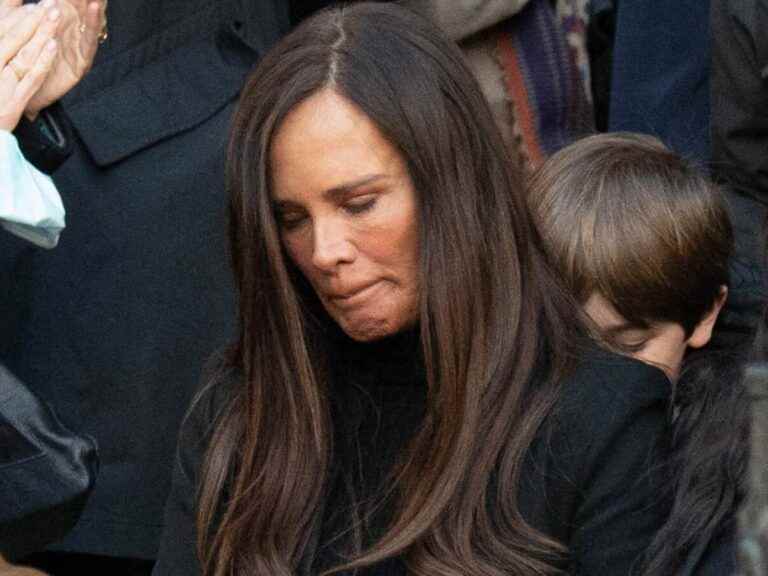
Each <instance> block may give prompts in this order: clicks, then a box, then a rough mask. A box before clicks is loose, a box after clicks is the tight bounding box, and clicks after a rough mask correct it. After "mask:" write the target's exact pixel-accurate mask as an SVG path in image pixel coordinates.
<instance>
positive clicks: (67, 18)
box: [24, 0, 107, 119]
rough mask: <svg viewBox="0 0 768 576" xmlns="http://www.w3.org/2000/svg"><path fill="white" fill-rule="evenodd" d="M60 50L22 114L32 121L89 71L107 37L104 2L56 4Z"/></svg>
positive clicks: (71, 0)
mask: <svg viewBox="0 0 768 576" xmlns="http://www.w3.org/2000/svg"><path fill="white" fill-rule="evenodd" d="M57 4H58V8H59V9H60V17H59V19H60V22H59V25H58V33H57V36H58V43H59V49H58V52H57V54H56V58H55V61H54V63H53V67H52V68H51V70H50V72H49V73H48V75H47V76H46V78H45V81H44V82H43V84H42V86H41V87H40V88H39V90H38V91H37V92H36V93H35V95H34V96H33V97H32V99H31V100H30V101H29V104H28V105H27V107H26V109H25V111H24V113H25V114H26V116H27V117H28V118H30V119H34V118H35V117H36V116H37V114H38V113H39V112H40V110H42V109H43V108H45V107H47V106H50V105H51V104H53V103H54V102H56V101H57V100H58V99H59V98H61V97H62V96H64V94H66V93H67V92H69V90H71V89H72V87H74V86H75V84H77V83H78V82H79V81H80V79H81V78H82V77H83V76H85V73H86V72H88V70H90V68H91V65H92V64H93V58H94V56H95V55H96V50H97V48H98V45H99V40H100V39H104V38H105V37H106V6H107V2H106V0H58V2H57Z"/></svg>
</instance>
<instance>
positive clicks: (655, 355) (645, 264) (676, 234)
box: [528, 133, 733, 380]
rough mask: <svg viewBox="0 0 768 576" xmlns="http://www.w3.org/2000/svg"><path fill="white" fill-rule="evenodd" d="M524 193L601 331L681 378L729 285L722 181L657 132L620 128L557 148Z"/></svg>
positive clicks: (555, 260)
mask: <svg viewBox="0 0 768 576" xmlns="http://www.w3.org/2000/svg"><path fill="white" fill-rule="evenodd" d="M528 200H529V206H530V208H531V210H532V213H533V217H534V220H535V222H536V225H537V227H538V230H539V233H540V235H541V236H542V238H543V240H544V244H545V248H546V250H547V252H548V257H549V259H550V262H551V264H552V265H553V266H554V268H555V270H556V271H557V272H559V273H560V274H561V276H562V278H563V279H564V281H565V283H566V285H567V286H568V288H570V290H571V291H572V292H573V294H575V296H576V298H577V299H578V301H579V302H580V303H581V304H582V306H583V308H584V311H585V312H586V314H587V315H588V316H589V318H590V319H591V321H592V322H593V323H594V327H595V329H596V332H597V335H598V336H599V338H600V339H601V340H602V341H603V342H605V343H606V344H607V345H609V346H611V347H613V348H615V349H617V350H618V351H620V352H623V353H626V354H629V355H631V356H634V357H636V358H638V359H640V360H642V361H644V362H647V363H649V364H654V365H657V366H659V367H660V368H662V369H663V370H664V371H665V372H666V374H667V375H668V376H669V378H670V379H672V380H676V379H677V377H678V376H679V373H680V368H681V365H682V362H683V357H684V355H685V352H686V350H687V349H688V348H689V347H690V348H700V347H702V346H704V345H705V344H706V343H707V342H708V341H709V339H710V337H711V335H712V328H713V327H714V324H715V321H716V320H717V316H718V313H719V312H720V309H721V308H722V306H723V304H724V302H725V299H726V297H727V294H728V260H729V257H730V255H731V252H732V245H733V239H732V232H731V225H730V220H729V217H728V213H727V211H726V207H725V205H724V201H723V199H722V197H721V194H720V191H719V189H718V188H717V187H716V186H715V185H714V184H712V183H711V182H710V181H709V180H708V179H707V178H706V177H705V176H703V175H702V174H700V173H699V172H698V171H697V170H695V169H694V168H693V167H691V166H689V165H688V164H687V163H686V162H685V161H683V160H682V159H681V158H680V157H678V156H677V155H675V154H674V153H672V152H670V151H669V150H668V149H666V148H665V147H664V146H663V145H662V144H661V143H660V142H659V141H658V140H656V139H655V138H652V137H649V136H643V135H639V134H629V133H616V134H600V135H596V136H590V137H588V138H585V139H583V140H579V141H577V142H575V143H574V144H571V145H570V146H567V147H566V148H564V149H562V150H560V151H559V152H558V153H556V154H555V155H553V156H552V157H551V158H550V159H549V160H548V161H547V162H546V163H545V164H544V165H543V166H542V167H541V168H540V169H539V170H538V171H537V172H536V173H535V174H534V176H533V178H532V181H531V182H530V186H529V191H528Z"/></svg>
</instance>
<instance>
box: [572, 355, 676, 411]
mask: <svg viewBox="0 0 768 576" xmlns="http://www.w3.org/2000/svg"><path fill="white" fill-rule="evenodd" d="M671 393H672V385H671V382H670V381H669V379H668V378H667V376H666V374H665V373H664V372H663V371H662V370H661V369H659V368H657V367H655V366H651V365H648V364H645V363H643V362H640V361H639V360H635V359H634V358H629V357H627V356H622V355H619V354H614V353H612V352H608V351H605V350H600V349H596V348H595V349H590V350H588V351H586V352H585V353H584V354H583V355H582V357H581V358H579V359H578V361H577V362H576V363H575V365H574V367H573V369H572V371H571V372H570V373H569V374H568V375H567V376H566V377H565V378H564V380H563V382H562V383H561V386H560V400H559V406H558V408H559V410H558V412H560V413H562V412H563V411H566V412H567V411H572V410H577V411H578V412H579V413H580V414H581V416H582V417H583V416H585V415H587V414H592V415H594V417H595V418H597V419H598V420H602V419H604V418H606V417H610V416H611V415H616V414H617V413H623V412H627V411H635V410H642V409H644V408H646V407H649V406H655V405H663V406H664V407H665V408H666V406H667V405H668V403H669V400H670V395H671Z"/></svg>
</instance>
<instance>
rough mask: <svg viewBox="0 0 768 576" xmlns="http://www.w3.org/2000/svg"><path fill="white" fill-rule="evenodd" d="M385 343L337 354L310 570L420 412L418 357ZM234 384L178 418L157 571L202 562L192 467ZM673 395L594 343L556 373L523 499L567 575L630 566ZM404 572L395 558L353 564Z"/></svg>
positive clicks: (617, 571) (655, 496)
mask: <svg viewBox="0 0 768 576" xmlns="http://www.w3.org/2000/svg"><path fill="white" fill-rule="evenodd" d="M393 342H394V345H396V346H399V345H400V343H398V342H397V339H395V340H393V341H391V342H384V343H378V344H374V345H360V346H356V345H353V346H351V347H349V348H346V349H345V351H344V353H343V354H342V355H341V356H340V357H339V358H338V359H336V360H335V361H334V365H336V366H341V369H340V377H339V378H337V379H336V381H335V383H334V384H333V389H332V392H331V397H332V398H331V402H332V414H333V417H334V428H335V439H334V447H335V456H334V466H333V467H332V478H333V480H332V481H331V485H330V488H329V492H328V494H327V497H326V505H325V511H326V513H325V515H324V521H323V527H322V531H321V534H320V536H319V545H318V548H317V553H316V555H315V556H316V557H315V560H314V564H313V565H312V568H310V569H309V570H308V573H309V574H317V573H319V572H320V570H321V569H323V568H328V567H329V566H330V565H332V564H334V563H339V561H340V558H341V557H340V556H339V553H340V552H342V551H343V545H344V543H346V540H345V538H344V537H342V538H340V539H334V537H335V536H337V535H338V534H340V533H342V532H343V531H344V530H345V529H348V528H349V527H350V520H349V514H348V505H349V504H350V498H348V497H347V495H346V494H345V492H344V490H343V489H341V487H342V486H349V485H353V486H354V487H355V488H354V489H355V491H356V493H357V495H358V498H357V499H358V500H364V499H365V498H366V497H368V496H371V495H372V494H373V492H374V491H375V490H376V487H377V486H379V485H380V483H381V481H382V480H384V479H385V477H386V474H387V473H388V471H389V469H390V467H391V466H392V464H393V462H394V461H395V459H396V458H397V454H398V453H399V451H400V450H401V449H402V448H403V446H404V445H405V443H406V442H407V439H408V437H409V436H410V435H411V434H412V433H413V431H414V430H415V429H416V427H417V426H418V423H419V421H420V418H421V415H422V414H423V408H424V399H425V382H424V373H423V369H420V368H419V367H416V368H414V363H413V361H412V360H411V359H410V358H409V356H408V354H403V352H402V350H401V349H394V350H393V348H392V346H393ZM411 358H412V357H411ZM237 386H238V382H237V379H236V378H234V379H233V380H231V381H228V382H224V383H222V384H221V385H219V386H218V387H214V388H212V389H211V392H209V393H207V394H206V395H204V396H203V398H202V400H201V401H200V402H199V403H197V404H196V408H195V410H193V412H192V413H191V415H190V417H189V419H188V420H186V421H185V424H184V426H183V427H182V432H181V435H180V440H179V453H178V457H177V462H176V468H175V471H174V481H173V488H172V490H171V495H170V497H169V499H168V504H167V508H166V527H165V532H164V534H163V538H162V541H161V548H160V554H159V556H158V562H157V564H156V566H155V571H154V572H153V576H195V575H197V574H199V573H200V568H199V566H198V562H197V559H196V555H195V545H194V542H195V530H194V521H195V507H196V504H195V494H196V490H197V485H198V481H199V469H200V464H201V461H202V457H203V454H204V451H205V449H206V445H207V440H208V437H209V434H210V433H211V430H212V426H211V423H212V421H213V419H214V415H215V414H219V413H221V412H220V409H221V408H222V406H223V405H224V403H226V402H227V400H228V398H231V397H232V394H233V393H234V390H235V389H236V388H237ZM669 394H670V384H669V381H668V380H667V378H666V377H665V376H664V374H663V373H662V372H661V371H660V370H658V369H656V368H653V367H650V366H647V365H645V364H642V363H640V362H637V361H635V360H632V359H629V358H623V357H619V356H613V355H609V354H607V353H602V352H596V353H595V355H593V356H592V357H591V358H590V359H588V360H585V361H583V362H581V363H580V365H579V366H578V367H577V368H576V370H575V372H574V373H573V375H572V376H571V377H569V378H568V380H567V381H566V382H564V383H563V386H562V395H561V398H560V400H559V402H558V404H557V407H556V409H555V411H554V412H553V413H552V415H551V416H550V418H549V419H548V421H547V422H546V423H545V425H544V426H543V427H542V429H541V430H540V432H539V434H538V436H537V438H536V440H535V442H534V444H533V446H532V447H531V450H530V451H529V453H528V456H527V458H526V461H525V465H524V467H523V477H522V482H521V487H520V491H519V506H520V510H521V512H522V514H523V517H524V518H525V519H526V520H527V521H528V522H529V523H530V524H531V525H533V526H534V527H535V528H537V529H539V530H541V531H543V532H544V533H546V534H548V535H550V536H551V537H553V538H555V539H557V540H559V541H560V542H562V543H564V544H565V545H566V546H568V548H569V550H570V557H569V558H568V559H567V561H566V565H565V568H566V570H567V573H568V574H571V575H580V576H586V575H590V576H611V575H616V576H627V575H628V574H630V573H631V570H632V567H633V566H635V565H636V564H637V563H638V558H639V556H640V555H641V554H642V553H643V552H644V550H645V549H646V548H647V546H648V544H649V543H650V541H651V538H652V537H653V535H654V533H655V532H656V530H658V529H659V528H660V527H661V525H662V523H663V521H664V519H665V515H666V511H667V501H666V500H665V499H664V498H662V497H661V495H662V494H663V493H664V490H663V488H664V483H665V481H666V476H665V473H664V470H663V468H662V467H661V466H660V465H659V463H660V461H661V460H662V459H663V458H664V456H665V454H666V448H667V433H668V429H667V410H668V398H669ZM334 470H335V473H334V472H333V471H334ZM345 473H347V474H348V477H347V478H346V479H345V478H344V474H345ZM382 514H383V515H384V516H386V511H384V512H383V513H382ZM382 514H378V515H377V514H374V516H373V519H372V520H371V522H370V523H369V524H368V525H364V528H363V531H364V535H363V538H365V539H367V540H370V539H371V535H372V534H376V533H380V530H381V528H382V526H383V525H384V523H385V522H386V520H385V519H384V518H383V517H382ZM329 542H332V544H331V545H330V546H328V543H329ZM404 575H405V569H404V564H403V563H402V561H401V560H399V559H395V560H392V561H389V562H386V563H384V564H381V565H377V566H375V567H373V568H371V569H368V570H361V571H360V572H359V576H404Z"/></svg>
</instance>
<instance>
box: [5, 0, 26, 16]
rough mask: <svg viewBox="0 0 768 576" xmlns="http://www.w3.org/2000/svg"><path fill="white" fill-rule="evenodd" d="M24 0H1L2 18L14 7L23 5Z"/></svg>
mask: <svg viewBox="0 0 768 576" xmlns="http://www.w3.org/2000/svg"><path fill="white" fill-rule="evenodd" d="M21 3H22V0H0V18H3V17H4V16H5V15H6V14H8V13H10V11H11V10H12V9H13V8H18V7H19V6H21Z"/></svg>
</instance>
